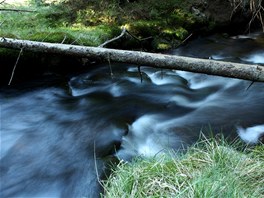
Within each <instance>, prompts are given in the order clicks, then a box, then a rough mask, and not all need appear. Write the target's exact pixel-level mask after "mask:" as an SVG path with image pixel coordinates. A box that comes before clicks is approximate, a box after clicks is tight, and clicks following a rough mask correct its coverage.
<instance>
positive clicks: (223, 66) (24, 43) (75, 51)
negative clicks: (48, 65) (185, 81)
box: [0, 38, 264, 82]
mask: <svg viewBox="0 0 264 198" xmlns="http://www.w3.org/2000/svg"><path fill="white" fill-rule="evenodd" d="M0 47H5V48H12V49H21V48H23V50H26V51H32V52H42V53H55V54H64V55H69V56H77V57H87V58H96V59H98V58H99V59H101V60H104V61H113V62H122V63H131V64H135V65H136V66H139V65H144V66H151V67H156V68H162V69H175V70H183V71H190V72H196V73H205V74H211V75H218V76H225V77H232V78H240V79H245V80H251V81H259V82H264V67H263V66H259V65H247V64H238V63H232V62H223V61H214V60H208V59H198V58H189V57H183V56H174V55H164V54H156V53H147V52H139V51H127V50H116V49H107V48H101V47H85V46H78V45H66V44H54V43H46V42H36V41H28V40H17V39H9V38H1V39H0Z"/></svg>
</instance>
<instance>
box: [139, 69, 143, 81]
mask: <svg viewBox="0 0 264 198" xmlns="http://www.w3.org/2000/svg"><path fill="white" fill-rule="evenodd" d="M138 73H139V75H140V82H141V83H142V82H143V77H142V72H141V70H140V65H139V66H138Z"/></svg>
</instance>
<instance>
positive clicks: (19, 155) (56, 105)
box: [0, 34, 264, 197]
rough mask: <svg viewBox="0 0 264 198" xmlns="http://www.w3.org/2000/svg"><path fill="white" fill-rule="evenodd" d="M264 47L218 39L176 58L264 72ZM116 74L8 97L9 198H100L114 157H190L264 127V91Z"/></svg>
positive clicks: (4, 140)
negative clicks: (210, 138)
mask: <svg viewBox="0 0 264 198" xmlns="http://www.w3.org/2000/svg"><path fill="white" fill-rule="evenodd" d="M263 38H264V36H263V34H253V35H252V36H251V37H247V38H245V37H242V36H241V37H234V38H223V37H219V36H215V37H209V38H205V39H198V40H195V41H193V42H191V43H190V44H188V45H187V46H184V47H182V48H179V49H177V50H175V51H173V53H174V54H178V55H187V56H195V57H203V58H209V57H210V58H213V59H221V60H232V61H239V62H256V63H257V62H258V63H263V64H264V61H263V57H264V54H263V53H264V51H263V46H264V42H263ZM111 69H112V71H113V76H111V75H110V72H109V71H110V68H109V66H108V65H100V66H98V67H97V68H95V69H92V70H91V71H90V72H88V73H87V74H83V75H80V76H76V77H73V78H72V79H71V80H70V81H69V82H64V85H63V86H61V85H60V86H58V85H54V86H49V87H46V88H42V89H34V90H31V91H29V90H28V89H27V90H26V91H23V90H20V91H18V90H13V91H12V90H10V89H2V90H1V94H0V103H1V165H0V167H1V172H0V173H1V175H0V176H1V190H0V196H1V197H98V196H99V192H100V191H101V190H102V189H101V187H100V185H99V184H98V182H97V180H98V177H101V176H102V175H103V174H104V170H105V164H106V163H108V161H109V160H111V159H112V156H117V157H119V158H121V159H130V158H131V157H133V156H138V155H143V156H153V155H157V154H158V153H162V152H166V150H167V149H170V148H173V149H175V150H181V149H182V148H183V147H185V146H187V145H189V144H192V143H193V142H195V141H196V140H197V139H198V137H199V135H200V132H203V133H204V134H208V133H211V130H213V132H214V133H215V134H216V133H220V132H222V133H224V134H225V135H226V136H231V137H235V136H236V132H235V130H236V126H242V127H249V126H254V125H259V124H263V123H264V103H263V101H264V86H263V83H254V84H253V85H252V86H250V84H251V82H249V81H243V80H237V79H230V78H222V77H215V76H208V75H202V74H193V73H188V72H182V71H166V70H163V71H159V70H156V69H152V68H147V67H142V68H141V71H142V72H143V73H142V79H141V77H140V75H139V73H138V71H137V69H136V67H134V66H131V65H121V64H113V65H112V68H111ZM141 81H142V82H141ZM60 84H63V83H60ZM249 86H250V87H249ZM95 158H96V160H95Z"/></svg>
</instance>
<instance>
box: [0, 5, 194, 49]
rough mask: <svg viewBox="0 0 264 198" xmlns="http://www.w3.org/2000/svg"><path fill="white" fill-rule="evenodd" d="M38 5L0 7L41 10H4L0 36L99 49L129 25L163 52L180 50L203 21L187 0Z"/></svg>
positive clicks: (1, 16) (135, 41)
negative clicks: (193, 11) (196, 26)
mask: <svg viewBox="0 0 264 198" xmlns="http://www.w3.org/2000/svg"><path fill="white" fill-rule="evenodd" d="M9 2H12V3H11V4H10V3H9ZM15 2H17V3H15ZM33 2H34V1H32V0H31V1H30V0H23V1H6V2H3V3H2V4H0V8H15V9H25V10H33V11H35V12H12V11H1V12H0V37H11V38H18V39H27V40H35V41H46V42H56V43H60V42H62V41H63V42H64V43H68V44H71V43H74V44H77V45H87V46H99V45H100V44H102V43H104V42H105V41H106V40H109V39H111V38H113V37H116V36H117V35H119V34H120V33H121V27H122V26H126V27H130V28H129V31H130V32H131V33H132V34H133V35H135V36H136V37H138V38H147V37H152V38H153V39H152V40H151V39H150V40H148V41H149V43H148V46H147V47H146V48H153V49H154V50H155V49H158V50H159V49H160V50H162V49H168V48H172V47H173V46H177V45H178V44H179V42H180V41H182V40H184V39H185V38H186V37H187V36H188V35H189V34H190V33H189V30H187V28H189V29H191V26H192V25H194V24H195V23H196V22H197V20H198V19H196V18H195V16H193V15H191V14H189V13H188V11H186V10H185V9H183V8H184V7H187V6H185V1H181V0H169V1H166V2H163V3H160V1H156V0H147V1H140V2H133V3H126V4H125V5H124V6H122V5H119V3H118V2H119V1H115V0H114V1H100V2H99V3H98V2H97V1H91V2H86V3H84V2H85V1H83V0H79V1H76V2H75V1H62V0H61V1H43V2H53V3H48V4H47V3H46V4H36V3H33ZM78 2H80V4H78ZM164 10H168V12H164ZM168 30H169V31H168ZM126 39H128V38H126ZM130 40H133V39H130ZM151 42H152V43H151ZM128 43H132V45H131V46H134V45H135V44H136V45H138V47H141V46H142V45H141V44H139V43H138V41H137V40H133V41H128ZM122 44H123V45H127V43H125V42H119V43H117V45H122ZM114 47H116V46H114ZM124 47H126V46H124ZM128 47H129V46H128Z"/></svg>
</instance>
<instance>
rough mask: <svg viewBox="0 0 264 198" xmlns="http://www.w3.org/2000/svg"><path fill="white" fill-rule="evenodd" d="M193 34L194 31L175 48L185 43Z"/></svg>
mask: <svg viewBox="0 0 264 198" xmlns="http://www.w3.org/2000/svg"><path fill="white" fill-rule="evenodd" d="M192 35H193V33H191V34H190V35H189V36H187V37H186V38H185V39H184V40H183V41H182V42H181V43H180V44H179V45H177V46H176V47H175V48H178V47H180V46H181V45H182V44H184V43H185V42H186V41H187V40H188V39H189V38H191V36H192Z"/></svg>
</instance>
